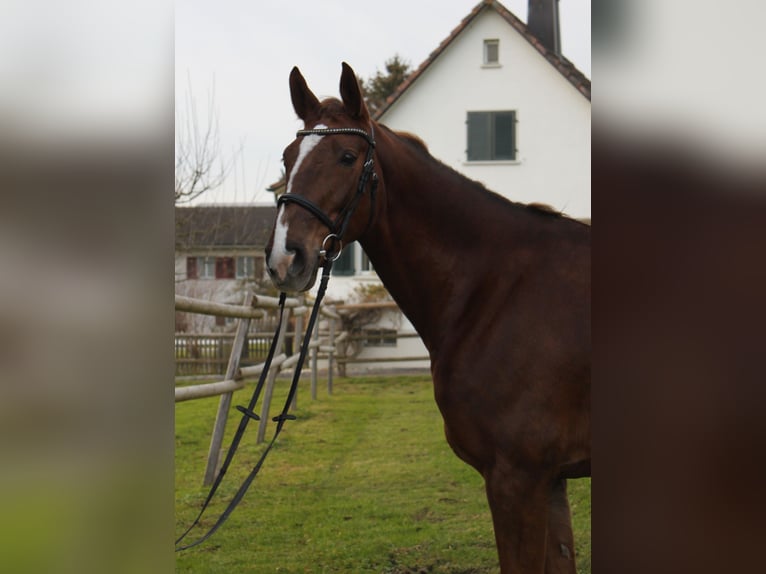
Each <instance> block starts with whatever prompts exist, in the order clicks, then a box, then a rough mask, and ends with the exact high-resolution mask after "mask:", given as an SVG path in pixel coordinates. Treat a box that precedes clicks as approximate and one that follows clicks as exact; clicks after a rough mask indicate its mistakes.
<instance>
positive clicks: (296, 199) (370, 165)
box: [277, 125, 378, 260]
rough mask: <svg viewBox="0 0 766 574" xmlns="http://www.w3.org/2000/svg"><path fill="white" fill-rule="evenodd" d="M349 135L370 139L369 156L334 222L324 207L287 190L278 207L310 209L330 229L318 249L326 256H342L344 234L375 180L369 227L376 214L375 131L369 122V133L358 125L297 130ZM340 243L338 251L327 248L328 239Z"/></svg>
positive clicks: (299, 135)
mask: <svg viewBox="0 0 766 574" xmlns="http://www.w3.org/2000/svg"><path fill="white" fill-rule="evenodd" d="M339 134H350V135H357V136H360V137H363V138H364V139H365V140H367V143H368V146H367V155H366V157H365V159H364V166H363V168H362V174H361V175H360V176H359V183H358V185H357V187H356V193H355V194H354V197H352V198H351V200H350V201H349V202H348V203H347V204H346V206H345V207H344V208H343V209H341V211H340V213H339V214H338V216H337V217H336V218H335V221H333V220H332V219H331V218H330V216H328V215H327V214H326V213H325V212H324V211H322V209H321V208H320V207H319V206H318V205H317V204H316V203H314V202H313V201H311V200H310V199H307V198H305V197H303V196H302V195H297V194H294V193H289V194H288V193H285V194H283V195H281V196H280V197H279V199H278V200H277V206H281V205H284V204H286V203H295V204H297V205H300V206H301V207H302V208H303V209H305V210H307V211H308V212H309V213H311V214H312V215H313V216H314V217H316V218H317V219H318V220H319V221H321V222H322V224H323V225H324V226H325V227H327V229H329V230H330V234H329V235H328V236H327V237H325V238H324V241H323V242H322V250H321V251H320V252H319V253H320V255H322V256H323V257H324V258H325V259H332V260H335V259H337V258H338V257H339V256H340V252H341V250H342V249H343V236H344V235H345V233H346V228H347V227H348V224H349V222H350V221H351V216H352V215H353V214H354V211H355V210H356V208H357V206H358V205H359V201H360V200H361V199H362V197H363V196H364V193H365V190H366V188H367V183H368V182H369V181H370V180H372V184H371V186H370V215H369V218H368V220H367V227H368V228H369V227H370V225H371V224H372V221H373V219H374V216H375V192H376V190H377V188H378V176H377V174H376V173H375V171H374V170H375V157H374V154H375V131H374V130H373V127H372V125H370V133H369V134H368V133H367V132H366V131H364V130H362V129H359V128H322V129H311V130H299V131H298V132H297V133H296V136H297V137H301V136H309V135H321V136H326V135H339ZM328 241H330V242H331V243H335V242H337V251H330V252H329V253H328V251H327V248H326V246H327V242H328Z"/></svg>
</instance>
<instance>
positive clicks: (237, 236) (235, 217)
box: [176, 205, 277, 249]
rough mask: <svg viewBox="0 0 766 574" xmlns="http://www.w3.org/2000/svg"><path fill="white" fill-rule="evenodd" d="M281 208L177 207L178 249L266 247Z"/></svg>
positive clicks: (230, 206)
mask: <svg viewBox="0 0 766 574" xmlns="http://www.w3.org/2000/svg"><path fill="white" fill-rule="evenodd" d="M276 216H277V208H276V207H273V206H270V205H269V206H260V205H215V206H199V207H176V249H195V248H197V249H199V248H211V247H241V248H246V247H250V248H258V249H262V248H263V247H265V245H266V243H267V241H268V240H269V235H270V234H271V228H272V226H273V224H274V218H275V217H276Z"/></svg>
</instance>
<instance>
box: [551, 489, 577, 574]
mask: <svg viewBox="0 0 766 574" xmlns="http://www.w3.org/2000/svg"><path fill="white" fill-rule="evenodd" d="M575 572H576V568H575V555H574V537H573V536H572V519H571V516H570V513H569V501H568V500H567V481H566V479H564V478H559V479H557V480H556V481H555V482H554V483H553V490H552V491H551V498H550V503H549V505H548V549H547V552H546V555H545V574H574V573H575Z"/></svg>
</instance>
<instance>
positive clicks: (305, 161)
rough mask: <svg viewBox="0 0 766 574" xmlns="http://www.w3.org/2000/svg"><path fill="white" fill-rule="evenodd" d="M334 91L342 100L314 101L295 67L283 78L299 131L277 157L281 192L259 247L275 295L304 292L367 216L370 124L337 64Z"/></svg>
mask: <svg viewBox="0 0 766 574" xmlns="http://www.w3.org/2000/svg"><path fill="white" fill-rule="evenodd" d="M340 94H341V98H342V100H337V99H335V98H329V99H327V100H324V101H322V102H320V101H319V100H318V99H317V97H316V96H315V95H314V94H313V93H312V92H311V90H310V89H309V87H308V85H307V84H306V80H305V79H304V78H303V76H302V75H301V73H300V71H299V70H298V68H297V67H296V68H293V70H292V72H291V73H290V96H291V98H292V103H293V108H294V109H295V113H296V114H298V117H299V118H300V119H301V120H303V124H304V129H303V130H300V131H299V132H298V134H297V137H296V138H295V139H294V140H293V141H292V142H291V143H290V145H288V146H287V147H286V148H285V151H284V154H283V156H282V159H283V162H284V166H285V177H286V183H287V187H286V190H285V193H284V194H283V196H281V197H280V199H279V201H278V205H279V211H278V213H277V218H276V221H275V223H274V228H273V230H272V232H271V237H270V239H269V242H268V244H267V246H266V263H267V268H268V272H269V275H270V276H271V279H272V281H273V282H274V284H275V285H276V286H277V287H278V288H279V289H280V290H282V291H305V290H308V289H309V288H311V286H312V285H313V284H314V281H315V280H316V275H317V270H318V269H319V267H320V265H321V264H322V262H323V261H325V260H327V259H332V258H334V257H337V256H338V255H339V254H340V250H341V249H342V245H343V244H349V243H351V242H352V241H355V240H356V239H358V238H359V237H360V236H361V235H362V234H364V232H365V230H366V229H367V226H368V225H369V223H370V222H371V221H372V218H373V212H374V211H373V210H374V202H375V198H374V195H375V194H374V189H375V186H376V183H377V175H376V174H375V172H374V147H375V142H374V135H373V127H372V122H371V119H370V114H369V111H368V110H367V106H366V104H365V102H364V98H363V97H362V91H361V89H360V87H359V82H358V81H357V79H356V75H355V74H354V71H353V70H352V69H351V67H349V65H348V64H346V63H345V62H344V63H343V71H342V74H341V78H340Z"/></svg>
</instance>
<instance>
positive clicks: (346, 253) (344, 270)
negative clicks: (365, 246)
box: [332, 243, 354, 275]
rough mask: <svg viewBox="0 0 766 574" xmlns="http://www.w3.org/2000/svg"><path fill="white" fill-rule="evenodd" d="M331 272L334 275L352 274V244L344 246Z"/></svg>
mask: <svg viewBox="0 0 766 574" xmlns="http://www.w3.org/2000/svg"><path fill="white" fill-rule="evenodd" d="M332 272H333V274H335V275H353V274H354V244H353V243H352V244H351V245H346V246H345V247H344V248H343V251H341V252H340V257H338V259H337V260H336V261H335V263H333V265H332Z"/></svg>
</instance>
